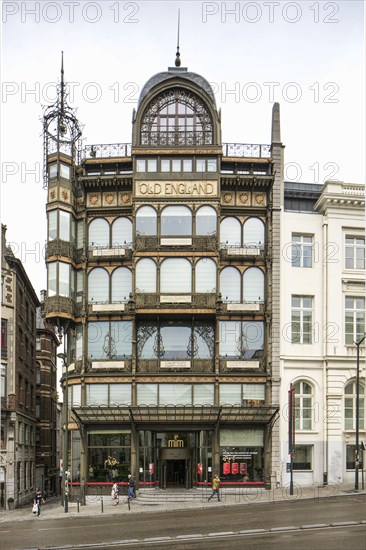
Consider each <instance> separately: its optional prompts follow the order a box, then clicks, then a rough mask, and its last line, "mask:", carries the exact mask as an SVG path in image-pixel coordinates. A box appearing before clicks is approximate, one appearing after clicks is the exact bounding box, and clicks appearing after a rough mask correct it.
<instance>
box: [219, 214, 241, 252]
mask: <svg viewBox="0 0 366 550" xmlns="http://www.w3.org/2000/svg"><path fill="white" fill-rule="evenodd" d="M220 242H221V246H225V245H229V246H240V245H241V225H240V222H239V220H237V219H236V218H225V219H223V220H222V222H221V224H220Z"/></svg>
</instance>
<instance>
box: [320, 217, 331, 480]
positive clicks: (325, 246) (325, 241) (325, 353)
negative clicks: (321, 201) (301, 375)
mask: <svg viewBox="0 0 366 550" xmlns="http://www.w3.org/2000/svg"><path fill="white" fill-rule="evenodd" d="M322 228H323V243H322V244H323V246H322V247H320V250H319V261H321V262H322V266H323V269H322V271H323V277H322V279H323V281H322V282H323V285H322V295H323V297H324V302H323V304H324V305H323V313H324V327H325V330H324V328H323V329H322V330H321V331H320V333H321V334H322V337H323V410H322V412H321V414H322V416H323V415H324V414H325V415H326V422H325V423H323V425H324V427H325V433H324V445H323V465H324V468H323V484H324V485H325V484H328V458H329V457H328V438H329V425H328V400H327V395H328V360H327V359H326V357H327V356H328V262H327V261H324V260H326V255H327V251H328V221H324V222H323V226H322ZM324 251H325V257H324V256H323V254H324ZM322 420H323V418H322Z"/></svg>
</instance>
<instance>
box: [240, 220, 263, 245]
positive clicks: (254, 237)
mask: <svg viewBox="0 0 366 550" xmlns="http://www.w3.org/2000/svg"><path fill="white" fill-rule="evenodd" d="M243 243H244V245H245V246H261V247H263V246H264V223H263V222H262V220H260V219H259V218H248V219H247V220H246V221H245V222H244V227H243Z"/></svg>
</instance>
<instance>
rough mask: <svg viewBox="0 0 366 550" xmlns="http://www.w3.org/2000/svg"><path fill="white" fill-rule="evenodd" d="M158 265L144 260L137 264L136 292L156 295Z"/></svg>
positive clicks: (146, 259) (147, 259)
mask: <svg viewBox="0 0 366 550" xmlns="http://www.w3.org/2000/svg"><path fill="white" fill-rule="evenodd" d="M156 282H157V281H156V264H155V262H154V261H153V260H150V259H149V258H143V259H142V260H139V261H138V262H137V264H136V292H152V293H156Z"/></svg>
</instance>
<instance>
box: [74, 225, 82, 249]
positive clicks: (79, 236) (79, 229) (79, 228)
mask: <svg viewBox="0 0 366 550" xmlns="http://www.w3.org/2000/svg"><path fill="white" fill-rule="evenodd" d="M83 241H84V222H83V221H81V222H77V241H76V246H77V248H83Z"/></svg>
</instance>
